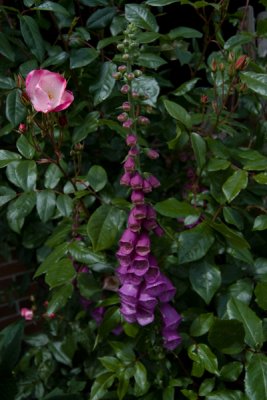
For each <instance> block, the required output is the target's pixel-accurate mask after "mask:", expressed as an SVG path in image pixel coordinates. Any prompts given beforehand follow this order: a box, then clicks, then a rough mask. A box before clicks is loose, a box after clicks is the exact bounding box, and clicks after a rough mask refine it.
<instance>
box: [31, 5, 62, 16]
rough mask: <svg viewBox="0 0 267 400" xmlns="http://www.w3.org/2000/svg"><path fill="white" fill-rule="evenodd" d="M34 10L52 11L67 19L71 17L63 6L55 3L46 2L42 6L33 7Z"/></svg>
mask: <svg viewBox="0 0 267 400" xmlns="http://www.w3.org/2000/svg"><path fill="white" fill-rule="evenodd" d="M33 10H40V11H50V12H54V13H56V14H62V15H64V16H65V17H69V16H70V14H69V12H68V11H67V10H66V8H65V7H63V6H62V5H61V4H58V3H55V2H54V1H44V2H43V3H42V4H40V5H38V6H36V7H33Z"/></svg>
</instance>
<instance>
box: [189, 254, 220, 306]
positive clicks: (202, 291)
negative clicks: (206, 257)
mask: <svg viewBox="0 0 267 400" xmlns="http://www.w3.org/2000/svg"><path fill="white" fill-rule="evenodd" d="M189 278H190V282H191V285H192V287H193V290H194V291H195V292H196V293H198V294H199V296H200V297H201V298H202V299H203V300H204V301H205V303H206V304H209V303H210V301H211V299H212V297H213V296H214V294H215V293H216V291H217V290H218V288H219V287H220V285H221V273H220V270H219V269H218V268H217V267H216V266H214V265H212V264H210V263H208V262H207V261H202V262H200V263H197V264H195V265H192V266H191V267H190V271H189Z"/></svg>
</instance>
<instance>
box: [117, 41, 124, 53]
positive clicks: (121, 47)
mask: <svg viewBox="0 0 267 400" xmlns="http://www.w3.org/2000/svg"><path fill="white" fill-rule="evenodd" d="M117 49H118V50H119V51H123V50H124V45H123V44H122V43H119V44H118V45H117Z"/></svg>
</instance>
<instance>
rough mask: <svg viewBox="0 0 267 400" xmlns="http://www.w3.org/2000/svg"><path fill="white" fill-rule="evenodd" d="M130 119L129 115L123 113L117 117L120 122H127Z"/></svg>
mask: <svg viewBox="0 0 267 400" xmlns="http://www.w3.org/2000/svg"><path fill="white" fill-rule="evenodd" d="M128 118H129V116H128V114H127V113H125V112H124V113H121V114H119V115H118V116H117V120H118V121H119V122H125V121H127V119H128Z"/></svg>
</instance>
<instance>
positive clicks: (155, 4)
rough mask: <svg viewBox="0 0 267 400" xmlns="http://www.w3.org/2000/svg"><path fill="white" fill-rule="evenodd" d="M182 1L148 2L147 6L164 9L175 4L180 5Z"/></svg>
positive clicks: (158, 0)
mask: <svg viewBox="0 0 267 400" xmlns="http://www.w3.org/2000/svg"><path fill="white" fill-rule="evenodd" d="M179 1H180V0H148V1H146V4H148V5H149V6H155V7H162V6H167V5H169V4H173V3H179Z"/></svg>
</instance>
